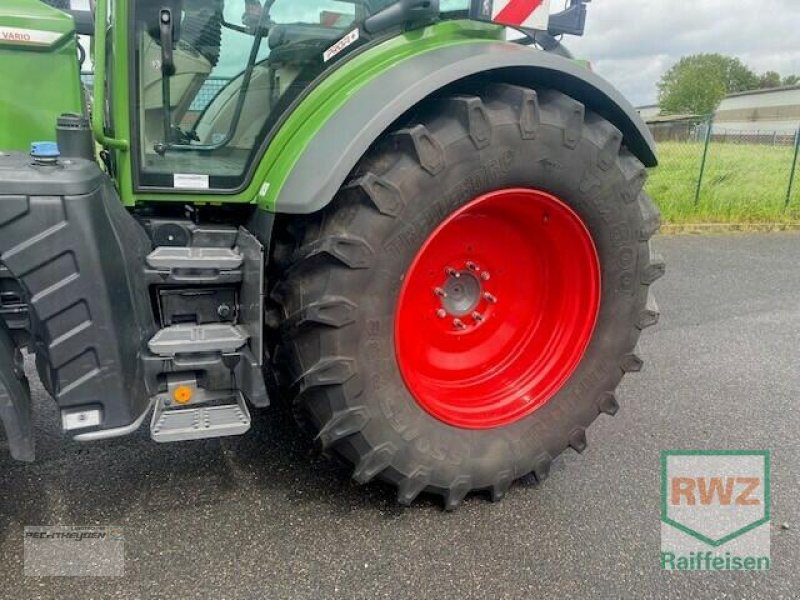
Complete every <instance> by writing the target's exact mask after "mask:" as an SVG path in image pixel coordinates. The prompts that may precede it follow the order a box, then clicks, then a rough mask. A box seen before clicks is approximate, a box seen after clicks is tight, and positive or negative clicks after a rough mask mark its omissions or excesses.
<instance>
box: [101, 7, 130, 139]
mask: <svg viewBox="0 0 800 600" xmlns="http://www.w3.org/2000/svg"><path fill="white" fill-rule="evenodd" d="M107 20H108V0H99V2H98V3H97V10H96V12H95V16H94V74H95V79H94V89H93V90H92V94H93V101H92V105H93V106H92V131H93V132H94V137H95V139H96V140H97V141H98V142H99V143H100V144H102V145H103V146H106V147H108V148H113V149H115V150H123V151H126V150H127V149H128V147H129V145H130V144H129V143H128V141H127V140H120V139H117V138H113V137H109V136H107V135H106V126H105V112H106V111H105V106H106V95H105V92H106V42H107V40H106V21H107Z"/></svg>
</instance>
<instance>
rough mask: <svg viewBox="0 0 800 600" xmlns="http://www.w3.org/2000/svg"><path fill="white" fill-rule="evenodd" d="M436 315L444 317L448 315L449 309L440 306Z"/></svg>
mask: <svg viewBox="0 0 800 600" xmlns="http://www.w3.org/2000/svg"><path fill="white" fill-rule="evenodd" d="M436 316H437V317H439V318H440V319H444V318H445V317H446V316H447V311H446V310H445V309H443V308H440V309H439V310H437V311H436Z"/></svg>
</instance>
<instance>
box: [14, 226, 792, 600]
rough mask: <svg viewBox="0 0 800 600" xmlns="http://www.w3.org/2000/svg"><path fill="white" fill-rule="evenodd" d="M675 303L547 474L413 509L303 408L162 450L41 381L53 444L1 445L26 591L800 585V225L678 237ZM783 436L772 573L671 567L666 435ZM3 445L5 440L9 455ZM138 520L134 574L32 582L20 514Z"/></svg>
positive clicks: (81, 520)
mask: <svg viewBox="0 0 800 600" xmlns="http://www.w3.org/2000/svg"><path fill="white" fill-rule="evenodd" d="M657 246H658V247H659V250H660V251H661V252H662V253H663V254H664V255H665V256H666V257H667V260H668V265H669V274H668V277H667V278H666V279H665V280H663V281H662V282H660V283H659V285H658V292H659V300H660V302H661V305H662V310H663V318H662V324H661V326H660V327H659V328H658V329H657V330H655V331H652V330H651V331H650V332H648V334H647V335H646V337H645V339H644V340H643V343H642V353H643V355H644V356H645V357H646V359H647V361H648V367H647V369H646V371H645V372H644V373H643V374H641V375H639V376H637V377H632V378H630V379H629V380H628V381H627V382H626V383H625V384H624V386H623V388H622V389H621V392H620V400H621V402H622V404H623V411H622V412H621V413H620V415H619V416H618V417H617V418H615V419H610V418H603V419H601V420H600V421H599V422H598V424H596V425H595V427H594V428H593V429H592V430H591V431H590V449H589V450H588V451H587V453H586V454H585V455H584V456H583V457H578V456H577V455H575V454H568V455H565V456H564V457H563V458H561V459H559V460H558V461H557V463H556V465H555V466H554V470H553V474H552V475H553V476H552V477H551V478H550V479H549V480H548V481H547V482H545V484H544V485H542V486H538V487H536V486H533V485H525V484H522V485H518V486H516V487H515V488H514V489H513V491H512V493H511V494H510V495H509V497H508V498H507V500H505V501H504V502H503V503H500V504H497V505H492V504H489V503H488V502H486V501H484V500H483V499H480V498H473V499H469V500H468V501H467V502H466V504H465V506H463V507H462V508H461V509H460V510H459V511H458V512H456V513H454V514H446V513H443V512H442V511H441V510H440V509H439V508H438V506H437V505H436V504H435V503H433V502H426V501H423V502H421V503H420V504H418V505H417V506H415V507H414V508H412V509H400V508H398V507H396V506H395V505H394V502H393V498H392V494H391V493H390V492H389V491H388V490H387V489H386V488H384V487H382V486H381V485H372V486H370V487H368V488H367V489H366V490H364V489H360V488H357V487H355V486H354V485H352V484H351V483H350V482H349V481H348V479H347V475H346V473H344V472H343V471H342V470H341V469H339V468H338V467H336V466H333V465H331V464H330V463H328V462H327V461H325V460H322V459H318V458H316V457H314V456H313V455H312V454H311V453H310V452H309V448H308V447H307V446H306V445H305V444H303V443H301V442H298V441H297V440H296V438H295V434H294V430H293V429H291V428H290V427H289V423H288V420H287V417H286V416H283V415H281V414H279V413H278V414H275V413H274V412H266V413H264V414H262V415H260V416H259V417H258V419H257V425H256V430H255V433H254V435H251V436H249V437H245V438H242V439H237V440H228V441H210V442H198V443H192V444H187V445H181V446H167V447H156V446H155V445H153V444H151V443H150V441H149V440H148V439H147V437H146V436H145V435H144V433H142V434H140V435H138V436H136V437H135V438H133V439H127V440H125V441H121V442H114V443H106V444H103V445H96V446H80V445H77V444H74V443H70V442H68V441H65V440H63V439H62V438H61V437H59V434H58V427H57V423H56V419H55V412H54V411H53V409H52V407H51V406H50V405H49V404H48V401H47V400H45V398H44V394H43V392H42V391H41V389H37V390H36V397H37V409H38V417H37V423H38V429H39V446H38V451H39V457H40V460H39V462H38V463H36V464H35V465H33V466H29V467H23V466H19V465H16V464H12V463H10V462H9V460H8V459H7V457H6V456H0V586H2V589H0V596H2V597H7V598H26V597H47V598H50V597H52V598H105V597H114V598H195V597H197V598H206V597H207V598H269V599H273V598H328V597H341V598H436V597H439V598H452V597H456V596H460V597H471V598H480V597H489V596H491V597H497V598H529V599H535V598H559V599H566V598H609V599H611V598H692V599H694V598H787V599H788V598H794V599H796V598H800V537H799V536H800V533H799V532H800V478H798V472H799V469H800V441H799V440H800V436H798V431H800V411H799V410H798V401H800V373H799V369H800V351H799V350H798V339H799V338H800V308H799V307H800V235H798V234H773V235H765V236H745V235H736V236H722V237H673V238H670V237H665V238H660V239H658V240H657ZM685 447H689V448H691V447H700V448H771V449H772V450H773V452H774V457H773V488H774V489H773V515H774V524H775V525H780V524H782V523H787V524H788V525H789V526H790V527H791V528H790V529H788V530H782V529H781V528H780V527H777V526H774V527H773V542H772V556H773V561H774V568H773V570H772V571H771V572H770V573H769V574H763V573H762V574H747V573H736V574H705V573H694V574H665V573H662V572H661V571H659V569H658V565H657V556H658V550H659V485H658V481H659V473H658V457H659V450H661V449H670V448H685ZM0 454H2V453H0ZM31 524H104V525H118V526H122V527H124V530H125V535H126V537H127V542H126V544H127V546H126V548H127V576H126V577H125V578H124V579H123V580H118V579H117V580H103V581H101V580H98V579H92V580H85V579H84V580H65V579H41V580H34V579H28V580H25V579H24V578H23V577H22V550H21V548H22V544H21V528H22V527H23V526H24V525H31Z"/></svg>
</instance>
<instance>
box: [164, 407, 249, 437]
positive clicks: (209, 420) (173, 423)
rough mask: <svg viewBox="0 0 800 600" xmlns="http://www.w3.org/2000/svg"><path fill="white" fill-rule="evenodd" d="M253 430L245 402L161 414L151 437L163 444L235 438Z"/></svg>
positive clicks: (173, 410)
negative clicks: (233, 436) (234, 436)
mask: <svg viewBox="0 0 800 600" xmlns="http://www.w3.org/2000/svg"><path fill="white" fill-rule="evenodd" d="M249 429H250V413H249V411H248V410H247V406H246V405H245V404H244V402H243V401H240V402H239V403H237V404H228V405H221V406H198V407H194V408H181V409H171V410H164V411H163V412H162V411H157V412H156V413H154V415H153V421H152V423H151V425H150V434H151V436H152V438H153V440H154V441H156V442H159V443H168V442H185V441H190V440H202V439H210V438H218V437H227V436H232V435H242V434H244V433H246V432H247V431H249Z"/></svg>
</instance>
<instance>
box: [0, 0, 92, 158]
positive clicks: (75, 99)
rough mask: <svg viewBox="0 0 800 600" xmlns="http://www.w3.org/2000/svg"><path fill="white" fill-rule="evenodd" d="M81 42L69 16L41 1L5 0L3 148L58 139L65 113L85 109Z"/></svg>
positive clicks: (0, 57)
mask: <svg viewBox="0 0 800 600" xmlns="http://www.w3.org/2000/svg"><path fill="white" fill-rule="evenodd" d="M76 44H77V42H76V41H75V27H74V22H73V19H72V17H71V16H69V15H68V14H66V13H64V12H62V11H60V10H56V9H55V8H51V7H49V6H47V5H45V4H43V3H41V2H39V1H38V0H6V1H4V2H2V3H0V73H2V74H3V85H2V86H0V123H2V126H0V150H25V151H27V150H28V149H29V148H30V144H31V142H33V141H38V140H48V139H53V136H54V131H55V123H56V119H57V118H58V117H59V116H60V115H61V114H63V113H68V112H71V113H81V112H83V94H82V91H81V83H80V71H79V67H78V61H77V59H76V57H77V46H76ZM11 123H13V125H14V126H13V127H11V126H7V125H6V124H11Z"/></svg>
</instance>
